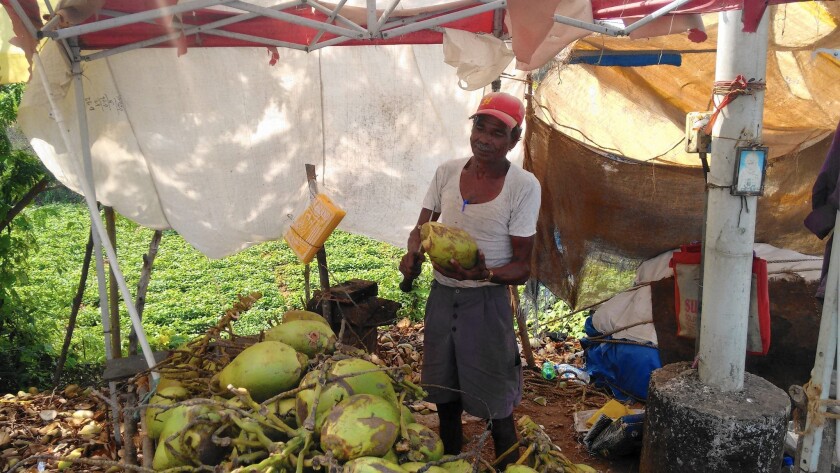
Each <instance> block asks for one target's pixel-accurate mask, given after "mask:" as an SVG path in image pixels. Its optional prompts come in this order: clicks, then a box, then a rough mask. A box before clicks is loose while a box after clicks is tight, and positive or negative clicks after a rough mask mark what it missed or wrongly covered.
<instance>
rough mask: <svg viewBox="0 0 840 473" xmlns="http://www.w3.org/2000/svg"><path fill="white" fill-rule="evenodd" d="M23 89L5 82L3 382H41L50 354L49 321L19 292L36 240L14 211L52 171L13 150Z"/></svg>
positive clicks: (0, 244) (1, 117)
mask: <svg viewBox="0 0 840 473" xmlns="http://www.w3.org/2000/svg"><path fill="white" fill-rule="evenodd" d="M22 94H23V84H6V85H0V222H2V224H0V387H2V386H14V385H34V384H41V383H42V382H43V380H44V376H43V374H44V371H43V370H41V369H40V368H41V367H42V366H44V365H48V364H49V359H50V347H48V346H47V344H46V343H45V340H46V338H45V335H46V334H47V333H48V332H49V321H44V322H45V323H41V321H40V320H39V319H38V318H37V311H36V309H35V308H34V307H33V306H32V305H29V304H27V303H26V301H25V300H24V299H23V298H22V297H21V296H20V293H19V287H20V286H21V285H24V284H26V283H27V277H28V273H27V263H28V257H29V255H30V254H31V253H32V252H33V251H36V250H37V245H36V243H35V239H34V235H35V232H34V230H33V228H32V226H31V222H30V221H29V219H28V218H27V217H26V215H20V214H19V215H18V216H17V217H14V213H13V210H14V209H15V207H16V205H17V204H18V203H19V202H21V200H22V199H23V198H24V196H26V195H27V193H29V192H30V190H31V189H32V188H33V187H34V186H35V184H36V183H38V182H39V181H41V180H42V179H43V178H44V177H45V176H46V175H47V173H46V170H45V169H44V167H43V165H42V164H41V162H40V161H38V159H37V158H36V157H34V156H32V155H31V154H29V153H27V152H25V151H21V150H16V149H14V147H13V146H12V141H11V138H10V137H9V133H8V130H9V127H10V126H11V125H12V124H13V123H14V120H15V118H16V117H17V107H18V104H19V103H20V98H21V95H22ZM21 366H27V367H30V366H31V367H33V368H34V369H33V370H21V369H20V367H21Z"/></svg>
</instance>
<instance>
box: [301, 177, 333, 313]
mask: <svg viewBox="0 0 840 473" xmlns="http://www.w3.org/2000/svg"><path fill="white" fill-rule="evenodd" d="M316 179H317V176H316V174H315V166H314V165H312V164H307V165H306V180H307V181H308V182H309V189H310V198H314V197H315V194H317V193H318V181H317V180H316ZM315 258H316V260H317V261H318V279H319V280H320V281H321V292H322V294H326V293H328V292H329V290H330V275H329V271H328V269H327V252H326V250H324V247H321V249H320V250H318V253H316V254H315ZM321 312H322V314H323V315H324V318H325V319H327V323H328V324H330V326H332V324H333V320H332V302H331V301H329V300H327V299H324V300H322V302H321Z"/></svg>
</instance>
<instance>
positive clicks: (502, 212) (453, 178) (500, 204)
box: [423, 158, 540, 287]
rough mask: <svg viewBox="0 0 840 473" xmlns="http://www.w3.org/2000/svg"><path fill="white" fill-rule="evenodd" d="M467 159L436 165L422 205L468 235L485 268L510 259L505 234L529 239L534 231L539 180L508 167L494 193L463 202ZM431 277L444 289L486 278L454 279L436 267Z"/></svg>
mask: <svg viewBox="0 0 840 473" xmlns="http://www.w3.org/2000/svg"><path fill="white" fill-rule="evenodd" d="M467 161H469V158H463V159H454V160H451V161H447V162H445V163H443V164H441V165H440V166H439V167H438V169H437V171H436V172H435V177H434V179H433V180H432V183H431V184H430V185H429V190H428V192H426V197H425V199H423V207H424V208H426V209H429V210H432V211H434V212H437V213H440V218H438V221H439V222H440V223H443V224H445V225H449V226H452V227H456V228H460V229H462V230H464V231H466V232H467V233H469V234H470V235H471V236H472V237H473V238H474V239H475V241H476V243H477V244H478V248H479V249H480V250H481V251H482V252H483V253H484V258H485V262H486V263H487V267H488V268H498V267H499V266H504V265H506V264H507V263H509V262H510V259H511V257H512V256H513V248H512V247H511V244H510V237H511V236H515V237H529V236H532V235H534V234H535V233H536V232H537V215H538V214H539V210H540V183H539V181H538V180H537V178H536V177H534V175H533V174H531V173H530V172H528V171H525V170H524V169H522V168H520V167H517V166H514V165H511V166H510V168H509V169H508V172H507V174H506V175H505V183H504V185H503V187H502V190H501V192H499V195H498V196H496V198H495V199H493V200H491V201H490V202H485V203H483V204H470V203H466V204H464V198H463V196H462V194H461V185H460V183H461V171H463V169H464V165H466V164H467ZM434 276H435V279H436V280H437V281H438V282H439V283H441V284H445V285H447V286H450V287H479V286H488V285H493V284H494V283H490V282H480V281H458V280H455V279H451V278H448V277H446V276H444V275H442V274H440V273H438V272H437V271H435V273H434Z"/></svg>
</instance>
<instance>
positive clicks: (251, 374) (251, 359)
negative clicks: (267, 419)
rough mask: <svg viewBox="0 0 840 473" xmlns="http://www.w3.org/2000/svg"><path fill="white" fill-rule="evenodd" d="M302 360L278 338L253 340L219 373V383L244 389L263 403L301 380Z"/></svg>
mask: <svg viewBox="0 0 840 473" xmlns="http://www.w3.org/2000/svg"><path fill="white" fill-rule="evenodd" d="M304 366H305V363H301V360H300V358H298V353H297V352H296V351H295V349H294V348H292V347H290V346H289V345H286V344H285V343H282V342H277V341H264V342H259V343H255V344H254V345H251V346H250V347H248V348H246V349H244V350H242V352H241V353H240V354H239V355H237V356H236V358H234V359H233V361H231V362H230V364H228V365H227V366H225V368H224V369H223V370H222V371H221V372H219V385H220V386H221V387H222V389H225V388H226V387H227V386H228V385H233V386H235V387H238V388H245V389H247V390H248V392H249V393H250V394H251V397H252V398H253V399H254V400H255V401H257V402H262V401H265V400H266V399H268V398H270V397H272V396H276V395H277V394H280V393H282V392H284V391H286V390H288V389H290V388H292V387H294V386H295V385H296V384H297V382H298V380H299V379H300V375H301V372H302V371H303V367H304Z"/></svg>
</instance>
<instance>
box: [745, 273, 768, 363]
mask: <svg viewBox="0 0 840 473" xmlns="http://www.w3.org/2000/svg"><path fill="white" fill-rule="evenodd" d="M752 272H753V276H755V278H756V280H757V284H756V292H757V294H756V297H757V299H758V328H759V331H760V333H761V351H748V352H747V354H749V355H766V354H767V352H768V351H769V350H770V289H769V284H768V283H767V260H763V259H761V258H758V257H753V266H752Z"/></svg>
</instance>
